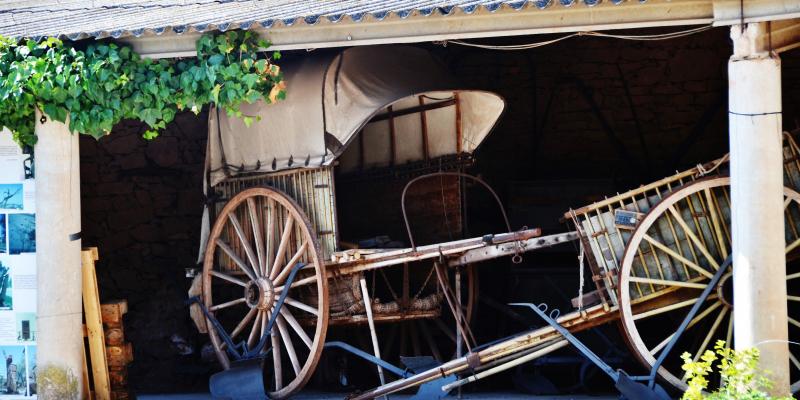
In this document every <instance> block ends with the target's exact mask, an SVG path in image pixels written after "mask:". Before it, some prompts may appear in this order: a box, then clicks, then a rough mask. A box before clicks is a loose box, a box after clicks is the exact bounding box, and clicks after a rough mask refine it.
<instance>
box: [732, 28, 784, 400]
mask: <svg viewBox="0 0 800 400" xmlns="http://www.w3.org/2000/svg"><path fill="white" fill-rule="evenodd" d="M765 28H766V26H765V25H764V24H748V25H747V26H746V28H745V29H744V30H742V28H741V27H740V26H734V27H732V28H731V37H732V39H733V43H734V55H733V57H731V59H730V61H729V62H728V88H729V122H730V150H731V152H730V154H731V156H730V164H731V202H732V206H733V210H732V217H731V220H732V221H731V222H732V231H733V291H734V295H735V303H734V312H733V315H734V334H735V336H734V345H735V347H736V349H739V350H742V349H746V348H751V347H758V349H759V350H760V351H761V365H760V367H761V368H762V369H763V370H768V371H770V375H769V377H770V379H772V381H773V382H774V387H773V389H772V394H773V395H782V396H784V395H788V394H789V385H790V382H789V357H788V355H789V348H788V343H787V342H786V340H787V339H788V321H787V306H786V301H787V298H786V255H785V250H784V249H785V246H786V244H785V238H784V220H783V145H782V131H783V128H782V119H781V110H782V109H781V62H780V58H778V56H777V55H776V54H774V53H772V52H771V51H769V49H761V48H759V43H761V42H760V41H759V40H758V39H759V37H760V36H762V35H763V33H764V31H763V30H764V29H765Z"/></svg>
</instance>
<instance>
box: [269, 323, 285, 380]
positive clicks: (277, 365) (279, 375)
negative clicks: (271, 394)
mask: <svg viewBox="0 0 800 400" xmlns="http://www.w3.org/2000/svg"><path fill="white" fill-rule="evenodd" d="M270 339H271V340H272V367H273V371H274V374H275V390H276V391H277V390H281V389H282V388H283V365H282V363H281V338H280V337H279V334H278V330H277V329H275V328H274V327H273V328H272V332H271V334H270Z"/></svg>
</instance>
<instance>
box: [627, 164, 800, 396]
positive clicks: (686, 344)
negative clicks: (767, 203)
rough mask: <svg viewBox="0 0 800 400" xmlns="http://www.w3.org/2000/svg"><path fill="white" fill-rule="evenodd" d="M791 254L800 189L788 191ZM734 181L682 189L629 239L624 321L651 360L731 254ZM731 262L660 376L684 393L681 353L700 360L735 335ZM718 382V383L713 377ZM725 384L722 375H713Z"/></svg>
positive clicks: (794, 333)
mask: <svg viewBox="0 0 800 400" xmlns="http://www.w3.org/2000/svg"><path fill="white" fill-rule="evenodd" d="M784 196H785V199H786V200H785V202H784V209H785V218H786V243H787V244H788V246H787V248H786V251H787V253H789V252H790V251H791V250H793V249H794V248H795V247H798V244H800V241H798V239H800V236H799V232H798V230H799V229H800V227H798V226H796V225H795V221H800V219H799V217H800V203H799V202H800V194H798V193H797V192H795V191H793V190H791V189H788V188H785V189H784ZM730 211H731V208H730V178H727V177H719V178H713V179H702V180H698V181H696V182H694V183H691V184H688V185H686V186H683V187H681V188H679V189H677V190H676V191H675V192H673V193H671V194H669V195H668V196H666V197H665V198H664V199H663V200H661V201H660V202H659V203H658V204H656V205H655V206H654V207H653V208H652V209H651V210H650V211H649V212H648V214H647V215H646V216H645V217H644V218H643V219H642V221H641V223H640V224H639V226H638V227H637V228H636V229H635V230H634V231H633V232H632V233H631V234H630V237H629V238H627V239H628V240H627V243H628V245H627V247H626V249H625V253H624V256H623V258H622V267H621V269H620V276H619V304H620V307H619V308H620V312H621V323H622V326H623V330H624V332H625V336H626V339H627V341H628V344H629V346H630V347H631V350H632V351H633V353H634V355H636V356H637V358H638V359H639V360H640V361H641V362H642V363H643V364H644V365H645V367H648V368H649V367H651V366H652V365H654V364H655V362H656V358H658V356H659V354H660V352H661V351H662V350H663V349H664V347H665V346H666V345H667V344H668V343H669V341H670V339H672V337H673V336H674V335H675V333H676V331H677V329H678V326H679V325H680V324H681V322H682V321H683V319H684V318H685V317H686V315H688V313H689V310H690V309H691V308H692V306H693V305H694V304H696V303H697V301H698V300H699V297H700V295H701V293H702V292H703V290H704V289H705V288H706V287H707V286H708V284H709V282H710V280H711V278H712V277H713V275H714V273H716V272H717V270H718V268H719V266H720V265H722V264H723V262H724V261H725V259H727V257H728V256H729V255H730V254H731V229H730ZM731 271H732V266H731V267H729V270H728V271H727V272H725V273H724V275H723V276H722V279H721V280H720V282H719V283H718V284H717V286H716V287H715V288H714V290H713V291H712V292H711V293H710V295H709V297H708V298H707V299H706V301H705V302H704V304H703V305H702V306H701V308H700V309H699V311H698V313H697V314H696V316H695V317H694V318H693V319H692V320H691V322H690V323H689V325H688V328H687V330H686V331H685V332H684V333H683V334H682V335H681V337H680V339H679V341H678V342H677V344H676V347H675V348H673V349H672V351H671V352H670V354H669V355H668V357H667V359H666V360H665V361H664V364H663V366H662V367H661V368H660V369H659V371H658V374H659V376H660V377H661V378H662V379H663V380H665V381H666V382H668V383H669V384H671V385H672V386H674V387H675V388H676V389H678V390H681V391H683V390H685V389H686V388H687V385H686V377H685V375H684V372H683V371H682V369H681V364H682V361H681V359H680V355H681V354H682V353H684V352H688V353H689V354H691V356H692V358H693V360H695V361H697V360H698V359H699V358H700V356H701V355H702V353H703V352H705V351H706V350H709V349H711V350H713V348H714V345H715V343H716V341H717V340H725V341H726V343H727V345H728V346H731V345H732V343H733V341H734V340H735V338H734V337H733V306H734V301H733V279H732V272H731ZM798 271H800V268H798V263H797V262H787V290H788V293H789V304H788V306H789V321H790V324H789V339H790V340H794V341H797V340H798V339H799V338H800V322H798V319H800V317H799V316H798V314H800V309H798V303H797V301H798V300H800V297H797V296H798V295H800V285H798V283H800V282H796V281H797V279H795V278H798V277H800V273H798ZM790 357H791V360H792V363H791V364H792V375H791V380H792V382H794V384H793V385H792V391H793V392H794V391H796V390H797V389H798V386H800V362H798V361H797V358H795V357H794V356H793V355H791V352H790ZM715 380H716V382H714V381H715ZM709 381H710V382H711V383H712V384H718V383H719V382H718V378H710V379H709Z"/></svg>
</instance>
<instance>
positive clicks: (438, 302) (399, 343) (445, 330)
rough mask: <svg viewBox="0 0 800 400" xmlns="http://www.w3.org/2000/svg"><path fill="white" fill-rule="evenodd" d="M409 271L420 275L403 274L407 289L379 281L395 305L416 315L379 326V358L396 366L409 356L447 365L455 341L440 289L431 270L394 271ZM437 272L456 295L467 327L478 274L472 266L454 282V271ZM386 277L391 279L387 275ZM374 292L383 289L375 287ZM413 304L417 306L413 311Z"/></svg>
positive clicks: (452, 321)
mask: <svg viewBox="0 0 800 400" xmlns="http://www.w3.org/2000/svg"><path fill="white" fill-rule="evenodd" d="M409 268H415V269H418V271H419V272H424V273H418V274H408V273H407V272H406V277H408V280H407V282H408V284H407V285H401V284H402V282H406V280H405V279H396V280H395V279H392V278H389V279H386V280H384V279H381V280H382V281H383V283H384V284H385V285H386V287H389V285H390V284H391V286H392V287H393V289H391V290H388V291H389V292H390V293H394V296H397V299H396V300H395V301H399V302H400V303H401V304H403V303H405V304H407V305H408V307H407V308H416V309H418V311H413V310H409V311H407V314H406V315H407V318H406V319H404V320H402V321H399V322H397V323H391V324H383V326H380V327H379V334H380V335H381V336H380V340H381V342H382V346H381V349H382V350H381V356H382V357H384V358H386V359H387V360H390V361H392V362H399V360H400V357H411V356H433V358H435V359H436V360H437V361H439V362H446V361H449V360H451V359H453V358H455V355H456V347H457V346H456V338H457V337H458V332H457V330H456V319H455V317H454V316H453V311H452V310H451V309H450V306H449V304H448V303H447V299H446V298H445V297H444V294H443V292H442V289H441V287H438V279H437V277H436V273H435V270H434V269H433V268H434V267H433V266H429V265H415V266H401V267H400V268H398V269H400V270H401V271H403V272H405V271H407V270H408V269H409ZM441 271H443V272H444V273H445V274H447V282H448V285H449V287H450V290H451V291H452V293H453V295H454V296H457V295H456V293H459V292H460V300H461V312H462V313H463V315H464V317H465V318H466V320H467V323H468V324H469V323H470V322H471V321H472V317H473V313H474V306H475V301H476V299H477V292H478V274H477V271H476V270H475V267H474V266H473V265H468V266H465V267H461V268H460V276H459V277H458V279H457V278H456V272H457V269H456V268H451V267H442V268H441ZM388 272H393V271H385V272H384V271H376V272H375V273H376V274H383V273H388ZM397 272H400V271H397ZM408 275H411V276H410V277H409V276H408ZM415 275H416V276H415ZM387 276H390V277H391V275H388V274H387ZM414 278H416V279H414ZM377 289H378V290H380V289H383V288H382V287H381V286H380V285H379V286H378V288H377ZM404 299H405V300H404ZM454 300H456V301H457V300H458V299H454ZM415 304H416V305H418V306H416V307H415V306H414V305H415ZM420 306H421V307H420ZM462 343H463V339H462ZM462 349H463V354H466V353H467V346H466V345H463V347H462Z"/></svg>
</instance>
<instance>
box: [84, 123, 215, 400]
mask: <svg viewBox="0 0 800 400" xmlns="http://www.w3.org/2000/svg"><path fill="white" fill-rule="evenodd" d="M142 131H143V127H142V126H141V124H139V123H136V122H125V123H122V124H120V125H119V126H117V127H115V128H114V131H113V133H112V134H111V135H109V136H106V137H104V138H102V139H100V140H99V141H95V140H94V139H92V138H90V137H88V136H83V137H82V138H81V149H80V150H81V190H82V202H83V244H84V246H98V247H99V251H100V262H99V263H98V264H97V274H98V281H99V286H100V295H101V296H102V300H108V299H112V298H123V299H127V300H128V303H129V310H130V311H129V314H128V316H127V319H126V321H125V322H126V324H125V334H126V337H127V338H128V340H129V341H131V342H132V343H133V347H134V358H135V362H134V363H133V364H132V365H131V368H130V380H131V384H132V386H133V387H134V388H135V389H137V390H147V391H151V392H152V391H156V392H158V391H170V390H180V389H184V390H185V389H203V388H206V387H207V381H206V372H207V370H208V366H204V364H202V363H201V362H200V360H199V357H198V356H197V354H196V353H195V354H193V355H186V356H183V355H180V354H179V353H180V347H179V346H176V345H175V344H173V340H172V336H173V335H178V336H179V337H181V338H184V339H186V340H188V341H189V343H190V344H191V345H196V344H197V343H200V344H202V341H201V340H200V339H202V338H200V339H198V338H197V337H196V336H195V335H196V334H195V330H194V328H193V327H192V326H191V322H190V320H189V317H188V313H187V312H186V306H185V305H184V301H185V300H186V290H187V288H188V285H189V280H188V279H186V278H185V277H184V268H189V267H194V264H195V260H196V257H197V247H198V238H199V237H200V215H201V213H202V166H203V161H204V154H205V144H206V115H205V113H203V114H201V115H199V116H195V115H194V114H191V113H185V114H180V115H178V116H177V118H176V120H175V122H173V123H172V124H170V125H169V127H168V128H167V130H166V132H164V133H163V134H162V135H161V136H160V137H159V138H158V139H157V140H153V141H146V140H144V139H142Z"/></svg>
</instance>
